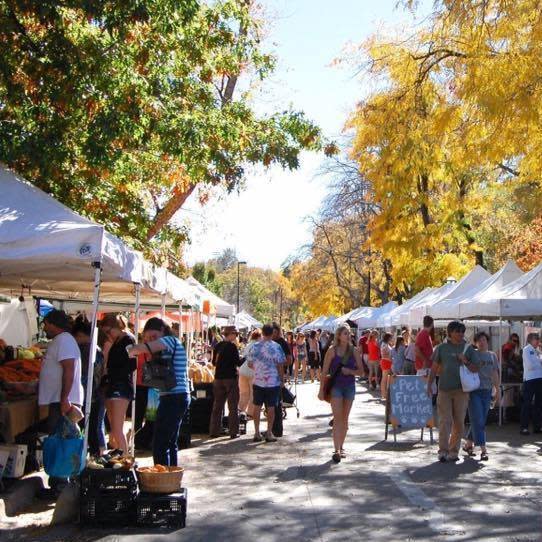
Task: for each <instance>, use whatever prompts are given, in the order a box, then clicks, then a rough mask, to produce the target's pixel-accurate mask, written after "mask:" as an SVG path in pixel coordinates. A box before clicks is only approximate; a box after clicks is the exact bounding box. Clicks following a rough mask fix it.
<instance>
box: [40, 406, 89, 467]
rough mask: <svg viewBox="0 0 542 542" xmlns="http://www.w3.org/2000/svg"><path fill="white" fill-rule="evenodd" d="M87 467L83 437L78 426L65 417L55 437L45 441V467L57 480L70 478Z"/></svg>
mask: <svg viewBox="0 0 542 542" xmlns="http://www.w3.org/2000/svg"><path fill="white" fill-rule="evenodd" d="M84 465H85V461H84V458H83V437H82V436H81V432H80V431H79V429H78V428H77V426H76V425H75V424H74V423H73V422H71V421H70V420H68V419H67V418H66V417H65V416H63V417H62V418H61V419H60V420H59V422H58V424H57V426H56V429H55V432H54V434H53V435H51V436H49V437H47V438H46V439H45V440H44V441H43V466H44V468H45V472H46V473H47V474H48V475H49V476H52V477H55V478H70V477H71V476H76V475H77V474H79V473H80V472H81V471H82V470H83V467H84Z"/></svg>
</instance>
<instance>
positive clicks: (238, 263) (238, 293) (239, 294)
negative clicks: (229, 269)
mask: <svg viewBox="0 0 542 542" xmlns="http://www.w3.org/2000/svg"><path fill="white" fill-rule="evenodd" d="M246 264H247V262H240V261H239V260H237V314H239V312H241V311H240V308H241V307H240V306H239V303H240V301H239V299H240V297H241V274H240V272H239V268H240V267H241V266H242V265H246Z"/></svg>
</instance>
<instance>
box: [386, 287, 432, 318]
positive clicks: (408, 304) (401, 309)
mask: <svg viewBox="0 0 542 542" xmlns="http://www.w3.org/2000/svg"><path fill="white" fill-rule="evenodd" d="M435 290H436V288H426V289H425V290H422V291H421V292H419V293H418V294H416V295H415V296H414V297H412V298H410V299H408V300H407V301H405V302H404V303H403V304H402V305H399V306H397V307H395V308H394V309H393V310H391V311H389V312H388V313H384V314H382V315H381V316H379V318H378V319H377V323H376V327H378V328H386V327H394V326H399V325H401V315H403V314H405V313H408V311H409V310H410V309H411V308H412V307H413V306H414V305H415V304H416V303H420V302H422V301H423V299H424V298H426V297H427V296H428V295H429V294H430V293H431V292H434V291H435Z"/></svg>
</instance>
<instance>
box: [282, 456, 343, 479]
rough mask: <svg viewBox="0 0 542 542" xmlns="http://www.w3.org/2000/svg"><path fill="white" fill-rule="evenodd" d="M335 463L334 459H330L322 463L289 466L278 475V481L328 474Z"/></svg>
mask: <svg viewBox="0 0 542 542" xmlns="http://www.w3.org/2000/svg"><path fill="white" fill-rule="evenodd" d="M333 465H334V463H333V461H331V460H329V461H327V462H326V463H323V464H322V465H308V466H296V467H288V468H287V469H286V470H285V471H283V472H281V473H279V474H278V475H277V477H276V481H277V482H293V481H295V480H314V479H315V478H318V477H320V476H323V475H325V474H328V473H329V471H330V469H331V467H332V466H333Z"/></svg>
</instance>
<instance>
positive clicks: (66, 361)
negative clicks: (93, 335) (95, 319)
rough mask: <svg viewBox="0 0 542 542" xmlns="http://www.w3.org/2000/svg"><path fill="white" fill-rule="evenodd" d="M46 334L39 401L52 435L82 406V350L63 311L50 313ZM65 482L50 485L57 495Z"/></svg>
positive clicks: (55, 482)
mask: <svg viewBox="0 0 542 542" xmlns="http://www.w3.org/2000/svg"><path fill="white" fill-rule="evenodd" d="M43 326H44V329H45V333H46V334H47V337H48V338H49V339H52V341H51V342H50V343H49V344H48V345H47V354H46V355H45V358H44V360H43V364H42V367H41V372H40V381H39V395H38V402H39V404H40V406H41V405H46V406H48V407H49V413H48V417H47V429H48V431H49V434H53V433H54V432H55V430H56V427H57V424H58V422H59V421H60V419H61V417H62V416H64V415H65V414H67V413H68V412H69V411H70V410H71V408H72V405H76V406H78V407H80V406H81V405H82V404H83V386H82V384H81V351H80V350H79V346H78V345H77V342H76V341H75V339H74V338H73V337H72V335H71V334H70V333H69V331H70V330H71V321H70V319H69V317H68V316H67V315H66V313H65V312H64V311H60V310H52V311H51V312H49V313H48V314H47V315H46V316H45V318H44V322H43ZM63 483H66V480H63V479H56V478H50V479H49V485H50V486H51V488H52V489H53V490H55V491H57V492H58V490H60V486H61V485H62V484H63Z"/></svg>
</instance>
